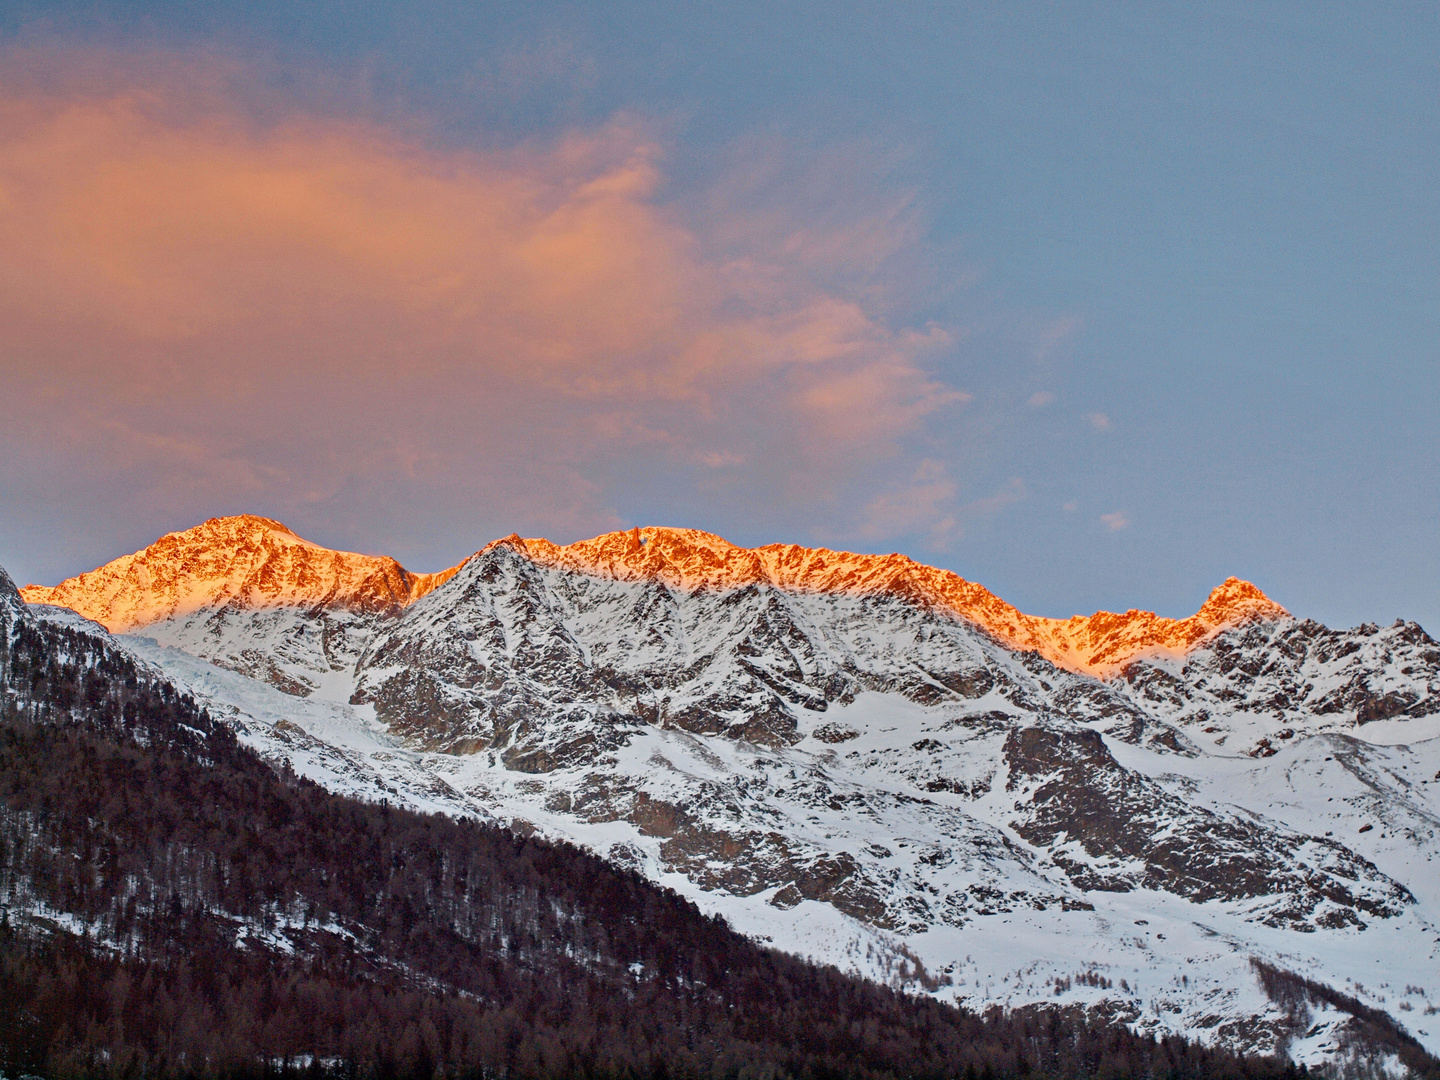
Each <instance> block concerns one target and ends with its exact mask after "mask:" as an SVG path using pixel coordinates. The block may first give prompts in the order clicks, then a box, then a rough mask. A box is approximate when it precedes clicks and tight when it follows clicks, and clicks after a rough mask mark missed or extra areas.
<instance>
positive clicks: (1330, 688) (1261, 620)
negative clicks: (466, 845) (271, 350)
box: [20, 517, 1440, 1071]
mask: <svg viewBox="0 0 1440 1080" xmlns="http://www.w3.org/2000/svg"><path fill="white" fill-rule="evenodd" d="M20 595H21V596H23V598H24V600H25V601H26V604H27V611H28V613H29V615H30V616H31V617H36V618H39V619H41V620H42V621H44V622H45V623H46V624H47V625H52V626H58V627H68V628H71V629H75V630H79V631H83V632H87V633H98V634H101V635H104V636H105V638H106V640H107V641H109V642H111V643H112V644H113V646H114V647H115V648H117V649H119V650H121V651H123V652H124V653H125V654H126V655H127V656H128V657H130V658H131V659H132V660H133V661H134V662H136V663H138V664H140V665H142V666H143V667H144V668H145V669H146V670H149V671H154V672H156V673H157V674H159V675H163V677H164V678H165V679H167V680H169V681H170V682H172V683H173V684H174V685H175V686H177V687H179V688H181V689H182V690H183V691H185V692H186V693H187V694H189V695H193V697H194V699H195V700H196V701H197V702H200V703H202V704H203V706H204V707H205V708H206V709H207V710H208V713H209V714H210V715H213V716H214V717H216V718H217V719H218V720H220V721H221V722H223V723H224V724H225V725H227V727H228V728H229V729H230V730H231V731H233V732H234V733H235V734H236V735H237V736H238V737H239V739H240V740H241V743H242V744H244V745H247V746H248V747H250V748H252V749H254V750H255V751H257V752H259V753H260V754H261V755H262V756H263V757H265V758H266V759H268V760H269V761H271V762H272V763H275V764H276V765H278V766H281V767H282V768H284V769H287V770H290V771H293V772H294V773H295V774H297V775H299V776H302V777H307V778H309V779H311V780H313V781H315V782H316V783H318V784H320V785H322V786H323V787H325V788H328V789H330V790H331V791H334V792H337V793H340V794H345V795H351V796H359V797H361V798H365V799H368V800H371V801H374V802H379V801H381V800H384V802H385V804H386V805H395V806H404V807H408V808H411V809H416V810H422V811H439V812H443V813H444V814H447V815H450V816H453V817H457V818H464V819H473V820H478V821H482V822H488V823H493V824H498V825H502V826H504V827H506V828H507V829H509V830H510V831H512V832H514V833H518V834H521V835H526V836H539V837H543V838H548V839H552V840H557V841H568V842H572V843H574V844H577V845H579V846H581V847H583V848H586V849H588V850H590V851H592V852H594V853H595V854H597V855H599V856H601V857H602V858H603V859H605V860H607V861H608V862H609V863H610V864H611V865H613V866H616V867H619V868H622V869H625V870H627V871H634V872H637V873H639V874H641V875H643V876H644V877H646V878H648V879H650V880H652V881H654V882H656V883H658V884H661V885H664V886H668V887H670V888H673V889H675V890H676V891H678V892H679V893H681V894H682V895H684V896H686V897H688V898H689V899H690V900H692V901H693V902H694V903H695V904H697V905H698V906H699V908H700V909H701V910H702V911H704V912H706V913H708V914H715V915H721V916H723V917H724V918H725V919H726V920H727V921H728V922H729V923H730V925H731V926H733V927H735V928H736V929H738V930H740V931H741V932H743V933H744V934H747V935H749V936H750V937H751V938H753V939H756V940H758V941H760V942H763V943H767V944H773V945H774V946H776V947H777V948H780V949H783V950H786V951H788V952H791V953H795V954H797V955H799V956H802V957H810V958H814V959H816V960H820V961H823V962H827V963H833V964H835V965H837V966H839V967H841V968H843V969H847V970H850V971H853V972H855V973H856V974H859V975H862V976H866V977H869V978H872V979H876V980H879V981H881V982H886V983H890V984H892V985H894V986H896V987H899V988H903V989H906V990H909V991H911V992H915V993H921V994H927V995H932V996H935V997H937V998H939V999H941V1000H944V1001H951V1002H955V1003H958V1004H963V1005H966V1006H968V1007H971V1008H977V1009H983V1008H987V1007H990V1006H995V1005H999V1006H1004V1007H1007V1008H1020V1007H1035V1006H1040V1005H1044V1006H1047V1007H1052V1008H1069V1007H1074V1008H1077V1009H1081V1010H1084V1011H1087V1012H1088V1013H1089V1014H1092V1015H1096V1016H1103V1017H1107V1018H1110V1019H1114V1020H1118V1021H1121V1022H1123V1023H1125V1024H1127V1025H1129V1026H1130V1027H1131V1028H1133V1029H1135V1030H1137V1031H1140V1032H1142V1033H1146V1032H1148V1033H1176V1034H1181V1035H1185V1036H1187V1037H1192V1038H1197V1039H1199V1040H1201V1041H1203V1042H1207V1043H1210V1044H1213V1045H1217V1046H1222V1047H1228V1048H1233V1049H1239V1050H1246V1051H1263V1052H1269V1051H1272V1050H1277V1049H1278V1050H1281V1051H1283V1052H1285V1053H1288V1054H1289V1055H1290V1056H1291V1057H1292V1058H1294V1059H1295V1060H1297V1061H1300V1062H1304V1063H1308V1064H1313V1065H1323V1064H1327V1063H1329V1064H1333V1063H1334V1062H1336V1061H1339V1060H1342V1059H1344V1058H1345V1057H1346V1056H1347V1055H1351V1056H1353V1055H1355V1054H1358V1053H1364V1052H1370V1051H1366V1050H1365V1048H1364V1046H1362V1045H1361V1044H1360V1042H1358V1041H1357V1035H1356V1032H1357V1031H1358V1030H1359V1025H1358V1021H1357V1017H1358V1015H1359V1014H1358V1013H1357V1011H1356V1010H1357V1009H1359V1010H1371V1011H1373V1012H1374V1013H1376V1014H1384V1015H1387V1016H1388V1017H1389V1018H1390V1020H1391V1021H1393V1022H1394V1023H1395V1024H1397V1025H1399V1026H1400V1027H1401V1028H1403V1029H1404V1030H1406V1031H1408V1032H1409V1034H1410V1035H1412V1036H1413V1037H1414V1038H1415V1039H1416V1040H1418V1042H1419V1043H1420V1044H1421V1045H1423V1046H1425V1047H1426V1048H1427V1049H1428V1050H1429V1051H1430V1052H1431V1053H1435V1052H1436V1051H1437V1050H1440V1018H1437V1017H1436V1013H1437V1012H1440V1008H1437V1004H1440V978H1437V972H1440V874H1437V872H1436V869H1437V868H1436V865H1435V860H1436V856H1437V853H1440V644H1437V643H1436V642H1435V641H1434V640H1433V639H1431V638H1430V637H1429V636H1428V635H1427V634H1426V633H1425V632H1424V631H1423V630H1422V629H1421V628H1420V627H1419V626H1417V625H1415V624H1413V623H1406V622H1397V623H1396V624H1394V625H1393V626H1388V627H1378V626H1374V625H1365V626H1360V627H1356V628H1353V629H1349V630H1333V629H1329V628H1326V627H1324V626H1321V625H1319V624H1318V623H1315V622H1313V621H1311V620H1307V619H1303V618H1297V617H1295V616H1293V615H1291V614H1290V613H1289V612H1287V611H1286V610H1285V609H1284V608H1283V607H1281V606H1280V605H1279V604H1276V603H1275V602H1273V601H1271V600H1270V599H1269V598H1268V597H1266V596H1265V595H1264V593H1263V592H1261V591H1260V590H1259V589H1258V588H1256V587H1255V586H1254V585H1251V584H1249V583H1247V582H1243V581H1239V580H1236V579H1233V578H1232V579H1230V580H1228V581H1226V582H1224V583H1222V584H1221V585H1220V586H1218V587H1217V588H1216V589H1215V590H1214V592H1213V593H1212V594H1211V595H1210V597H1209V599H1208V600H1207V601H1206V603H1205V604H1204V605H1203V606H1202V608H1201V609H1200V611H1199V612H1197V613H1196V614H1195V615H1193V616H1191V617H1189V618H1187V619H1179V620H1176V619H1167V618H1161V617H1158V616H1156V615H1154V614H1152V613H1149V612H1140V611H1129V612H1125V613H1123V614H1119V613H1107V612H1097V613H1095V614H1093V615H1089V616H1075V617H1073V618H1070V619H1066V620H1057V619H1045V618H1039V617H1035V616H1030V615H1026V614H1023V613H1021V612H1019V611H1017V610H1016V609H1015V608H1013V607H1012V606H1011V605H1009V604H1007V603H1005V602H1004V601H1003V600H1001V599H1000V598H998V597H996V596H995V595H993V594H992V593H990V592H989V591H988V590H986V589H984V588H983V587H982V586H980V585H977V584H974V583H971V582H968V581H966V580H964V579H962V578H960V577H959V576H957V575H955V574H953V573H950V572H948V571H942V570H937V569H935V568H932V567H927V566H923V565H921V564H918V563H915V562H913V561H912V560H910V559H908V558H905V557H904V556H901V555H883V556H882V555H855V554H849V553H843V552H833V551H828V550H824V549H812V548H802V547H797V546H793V545H769V546H766V547H761V548H755V549H745V548H740V547H737V546H735V545H732V544H729V543H727V542H726V541H724V540H723V539H721V538H720V537H718V536H714V535H712V534H708V533H703V532H698V531H694V530H684V529H665V528H640V529H632V530H630V531H628V532H617V533H610V534H606V535H604V536H600V537H596V538H594V539H592V540H587V541H583V542H580V543H576V544H570V545H565V546H559V545H555V544H552V543H549V542H548V541H544V540H535V539H529V540H527V539H521V538H520V537H518V536H510V537H507V538H505V539H502V540H498V541H495V542H493V543H491V544H488V545H486V546H485V547H483V548H482V549H481V550H479V551H478V552H476V553H475V554H473V555H471V556H470V557H469V558H467V559H466V560H464V561H463V562H462V563H460V564H459V565H457V566H456V567H453V568H451V569H449V570H446V571H443V572H441V573H438V574H413V573H411V572H409V571H407V570H406V569H404V568H403V567H401V566H400V565H399V564H398V563H397V562H395V561H394V560H393V559H389V558H385V557H377V556H365V555H355V554H350V553H344V552H336V551H330V550H327V549H325V548H322V547H319V546H317V545H315V544H312V543H309V542H307V541H305V540H302V539H300V538H299V537H297V536H296V535H294V534H293V533H292V532H290V530H288V529H287V528H285V527H284V526H283V525H281V524H279V523H278V522H275V521H271V520H268V519H265V518H258V517H237V518H222V519H214V520H211V521H208V522H206V523H204V524H203V525H200V526H198V527H196V528H193V529H190V530H187V531H185V532H181V533H175V534H172V535H169V536H166V537H162V538H161V539H160V540H158V541H157V542H156V543H155V544H153V545H151V546H150V547H148V548H146V549H144V550H143V551H140V552H137V553H135V554H133V555H127V556H124V557H123V558H120V559H117V560H115V561H114V562H111V563H108V564H106V565H105V566H103V567H100V568H98V569H97V570H95V571H92V572H90V573H87V574H82V575H80V576H78V577H76V578H72V579H70V580H68V581H65V582H62V583H60V584H59V585H57V586H54V587H45V586H36V585H31V586H27V587H25V588H24V589H22V590H20ZM1267 973H1269V974H1267ZM1276 973H1278V974H1276ZM1277 979H1279V980H1280V981H1279V982H1277ZM1285 980H1289V981H1288V982H1286V981H1285ZM1278 986H1291V987H1294V986H1306V987H1311V988H1318V989H1312V990H1307V991H1305V992H1304V993H1299V994H1298V995H1297V993H1286V992H1281V991H1279V990H1277V987H1278ZM1372 1049H1373V1048H1372ZM1375 1052H1377V1053H1379V1054H1380V1057H1379V1058H1378V1059H1377V1060H1378V1061H1379V1065H1380V1067H1389V1068H1391V1069H1392V1071H1393V1070H1394V1069H1396V1068H1398V1065H1396V1061H1398V1059H1393V1060H1392V1059H1391V1058H1387V1057H1386V1056H1385V1055H1386V1054H1387V1053H1389V1051H1384V1050H1383V1049H1382V1050H1381V1051H1375Z"/></svg>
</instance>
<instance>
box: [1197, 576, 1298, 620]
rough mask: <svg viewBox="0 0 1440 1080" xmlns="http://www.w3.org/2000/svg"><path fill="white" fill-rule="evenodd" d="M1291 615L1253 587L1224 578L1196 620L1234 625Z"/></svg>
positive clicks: (1247, 583) (1230, 578)
mask: <svg viewBox="0 0 1440 1080" xmlns="http://www.w3.org/2000/svg"><path fill="white" fill-rule="evenodd" d="M1289 615H1290V613H1289V612H1288V611H1286V610H1285V609H1284V608H1283V607H1281V606H1280V605H1279V604H1277V603H1275V601H1274V600H1271V599H1270V598H1269V597H1268V596H1266V595H1265V594H1264V593H1263V592H1261V591H1260V589H1259V588H1257V587H1256V586H1255V585H1252V584H1251V583H1250V582H1248V581H1242V580H1241V579H1240V578H1237V577H1229V578H1226V579H1225V581H1224V583H1223V584H1221V585H1219V586H1217V587H1216V588H1215V589H1214V591H1212V592H1211V593H1210V596H1209V599H1207V600H1206V601H1205V603H1204V605H1203V606H1202V607H1201V608H1200V610H1199V611H1198V612H1197V613H1196V618H1197V619H1198V620H1199V621H1201V622H1204V623H1207V624H1208V625H1210V626H1236V625H1238V624H1240V623H1247V622H1255V621H1274V620H1276V619H1284V618H1288V617H1289Z"/></svg>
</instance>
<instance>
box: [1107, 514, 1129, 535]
mask: <svg viewBox="0 0 1440 1080" xmlns="http://www.w3.org/2000/svg"><path fill="white" fill-rule="evenodd" d="M1100 520H1101V521H1102V522H1103V523H1104V525H1105V527H1106V528H1107V529H1109V530H1110V531H1111V532H1119V531H1120V530H1121V529H1128V528H1129V527H1130V518H1129V516H1127V515H1126V513H1125V511H1123V510H1115V511H1113V512H1112V513H1109V514H1101V515H1100Z"/></svg>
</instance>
